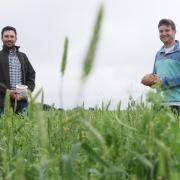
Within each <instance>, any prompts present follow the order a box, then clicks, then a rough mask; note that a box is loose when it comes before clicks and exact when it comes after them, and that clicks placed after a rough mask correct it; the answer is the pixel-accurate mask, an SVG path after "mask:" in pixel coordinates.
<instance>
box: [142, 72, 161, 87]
mask: <svg viewBox="0 0 180 180" xmlns="http://www.w3.org/2000/svg"><path fill="white" fill-rule="evenodd" d="M141 83H142V84H144V85H145V86H153V85H155V84H157V85H158V84H159V85H160V84H162V81H161V79H160V77H159V76H158V75H157V74H147V75H145V76H144V77H143V78H142V80H141Z"/></svg>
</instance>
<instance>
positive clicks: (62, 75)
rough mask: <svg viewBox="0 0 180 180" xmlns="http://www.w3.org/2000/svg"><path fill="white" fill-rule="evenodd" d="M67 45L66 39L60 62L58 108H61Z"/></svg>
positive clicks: (66, 39)
mask: <svg viewBox="0 0 180 180" xmlns="http://www.w3.org/2000/svg"><path fill="white" fill-rule="evenodd" d="M68 44H69V40H68V38H67V37H66V38H65V40H64V49H63V55H62V60H61V69H60V72H61V85H60V86H61V88H60V106H61V107H63V77H64V73H65V70H66V64H67V55H68Z"/></svg>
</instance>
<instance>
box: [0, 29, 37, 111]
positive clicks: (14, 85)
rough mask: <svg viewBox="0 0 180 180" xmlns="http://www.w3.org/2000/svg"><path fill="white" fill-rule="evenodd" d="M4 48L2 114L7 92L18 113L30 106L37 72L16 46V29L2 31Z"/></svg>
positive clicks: (0, 61)
mask: <svg viewBox="0 0 180 180" xmlns="http://www.w3.org/2000/svg"><path fill="white" fill-rule="evenodd" d="M1 40H2V42H3V48H2V50H1V51H0V114H1V113H3V111H4V103H5V95H6V92H8V93H9V95H10V103H11V107H12V108H15V107H16V109H15V112H16V113H20V112H23V111H24V110H25V109H26V108H27V105H28V102H27V91H31V92H32V91H33V90H34V88H35V71H34V69H33V67H32V65H31V63H30V62H29V60H28V58H27V56H26V54H25V53H22V52H20V51H19V46H16V45H15V43H16V40H17V33H16V29H15V28H14V27H11V26H6V27H4V28H3V29H2V31H1Z"/></svg>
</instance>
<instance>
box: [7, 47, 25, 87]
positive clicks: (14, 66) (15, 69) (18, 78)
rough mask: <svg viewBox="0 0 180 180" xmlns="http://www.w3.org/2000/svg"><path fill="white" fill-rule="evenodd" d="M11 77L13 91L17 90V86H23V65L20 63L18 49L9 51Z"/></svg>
mask: <svg viewBox="0 0 180 180" xmlns="http://www.w3.org/2000/svg"><path fill="white" fill-rule="evenodd" d="M9 77H10V87H11V89H12V90H15V89H16V85H18V84H22V72H21V63H20V62H19V59H18V56H17V53H16V48H13V49H11V50H10V51H9Z"/></svg>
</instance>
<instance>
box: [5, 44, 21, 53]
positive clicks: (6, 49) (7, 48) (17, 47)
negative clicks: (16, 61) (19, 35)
mask: <svg viewBox="0 0 180 180" xmlns="http://www.w3.org/2000/svg"><path fill="white" fill-rule="evenodd" d="M13 48H15V49H16V51H19V48H20V46H13V47H11V48H9V47H7V46H5V45H3V51H4V52H6V53H9V50H11V49H13Z"/></svg>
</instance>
